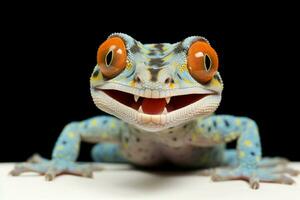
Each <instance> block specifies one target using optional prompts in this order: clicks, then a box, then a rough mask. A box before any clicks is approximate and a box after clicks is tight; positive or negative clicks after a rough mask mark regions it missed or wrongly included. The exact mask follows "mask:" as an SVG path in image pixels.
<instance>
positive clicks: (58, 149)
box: [55, 145, 65, 151]
mask: <svg viewBox="0 0 300 200" xmlns="http://www.w3.org/2000/svg"><path fill="white" fill-rule="evenodd" d="M64 148H65V147H64V146H63V145H58V146H56V147H55V149H56V150H57V151H61V150H63V149H64Z"/></svg>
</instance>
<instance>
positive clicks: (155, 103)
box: [142, 98, 166, 115]
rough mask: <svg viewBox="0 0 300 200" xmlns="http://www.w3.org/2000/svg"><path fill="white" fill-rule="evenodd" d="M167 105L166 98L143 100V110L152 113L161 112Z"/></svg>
mask: <svg viewBox="0 0 300 200" xmlns="http://www.w3.org/2000/svg"><path fill="white" fill-rule="evenodd" d="M165 106H166V100H165V99H149V98H144V99H143V102H142V109H143V112H144V113H146V114H150V115H157V114H161V113H162V112H163V111H164V109H165Z"/></svg>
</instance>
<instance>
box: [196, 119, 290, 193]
mask: <svg viewBox="0 0 300 200" xmlns="http://www.w3.org/2000/svg"><path fill="white" fill-rule="evenodd" d="M235 139H237V147H236V154H235V155H236V163H237V166H236V167H235V168H227V169H218V170H216V171H215V172H214V174H213V176H212V179H213V180H214V181H224V180H235V179H243V180H247V181H248V182H249V183H250V186H251V188H253V189H257V188H258V187H259V181H264V182H276V183H285V184H292V183H293V180H292V179H291V178H289V177H288V176H285V175H284V173H285V172H288V170H277V169H278V167H277V166H272V167H270V168H261V167H260V164H261V159H262V152H261V144H260V138H259V134H258V128H257V125H256V123H255V122H254V121H253V120H251V119H249V118H246V117H233V116H226V115H219V116H211V117H208V118H206V119H203V120H198V122H197V127H196V129H195V132H194V133H193V135H192V136H191V143H192V144H193V145H204V144H205V145H214V144H221V143H226V142H230V141H233V140H235Z"/></svg>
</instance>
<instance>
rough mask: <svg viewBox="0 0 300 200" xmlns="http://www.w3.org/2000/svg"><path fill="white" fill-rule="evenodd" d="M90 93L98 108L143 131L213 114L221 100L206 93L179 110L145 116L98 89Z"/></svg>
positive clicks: (215, 95) (217, 95)
mask: <svg viewBox="0 0 300 200" xmlns="http://www.w3.org/2000/svg"><path fill="white" fill-rule="evenodd" d="M91 92H92V96H93V99H94V102H95V104H96V105H97V106H98V108H100V109H101V110H103V111H105V112H107V113H110V114H112V115H115V116H117V117H119V118H121V119H123V120H124V121H126V122H128V123H134V124H137V125H141V126H143V128H144V129H146V128H147V126H149V127H157V126H160V127H161V126H166V125H168V124H172V125H174V124H175V123H179V122H180V121H185V120H187V119H191V118H192V117H195V116H198V115H206V114H210V113H211V112H214V110H215V109H216V108H217V107H218V105H219V102H220V99H221V96H220V95H219V94H212V93H208V94H210V95H207V96H206V97H203V98H202V99H200V100H198V101H196V102H194V103H192V104H190V105H187V106H185V107H182V108H180V109H177V110H174V111H172V112H167V113H166V112H163V113H162V114H158V115H151V114H145V113H143V112H141V110H140V111H139V110H135V109H133V108H131V107H128V106H126V105H124V104H122V103H121V102H119V101H117V100H115V99H113V98H112V97H110V96H109V95H107V94H106V93H105V92H103V91H102V90H99V89H98V88H97V89H92V90H91ZM124 92H126V91H124ZM127 93H128V92H127ZM130 93H131V92H130ZM131 94H132V93H131ZM199 94H203V93H199ZM205 94H207V93H205ZM178 116H180V117H178Z"/></svg>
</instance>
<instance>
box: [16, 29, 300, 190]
mask: <svg viewBox="0 0 300 200" xmlns="http://www.w3.org/2000/svg"><path fill="white" fill-rule="evenodd" d="M218 67H219V63H218V56H217V53H216V51H215V50H214V49H213V48H212V46H211V45H210V43H209V41H208V40H207V39H205V38H204V37H199V36H192V37H188V38H186V39H184V40H183V41H181V42H178V43H174V44H169V43H159V44H142V43H141V42H139V41H137V40H135V39H133V38H132V37H130V36H129V35H126V34H122V33H115V34H112V35H110V36H109V37H108V39H107V40H106V41H105V42H104V43H102V44H101V45H100V47H99V49H98V53H97V65H96V66H95V67H94V70H93V73H92V75H91V78H90V86H91V87H90V90H91V95H92V98H93V101H94V103H95V105H96V106H97V107H98V108H99V109H101V110H103V111H105V112H107V113H109V114H111V115H112V116H98V117H93V118H90V119H87V120H83V121H78V122H72V123H70V124H67V125H66V126H65V128H64V129H63V130H62V132H61V134H60V136H59V138H58V140H57V142H56V144H55V147H54V150H53V153H52V159H51V160H48V159H45V158H42V157H40V156H39V155H34V156H33V157H31V158H30V159H29V161H28V162H25V163H20V164H17V165H16V166H15V168H14V169H13V170H12V171H11V174H12V175H19V174H21V173H23V172H28V171H33V172H38V173H40V174H44V175H45V177H46V179H47V180H52V179H53V178H54V177H56V176H57V175H59V174H62V173H69V174H75V175H80V176H84V177H92V173H93V171H95V170H100V169H101V168H99V165H93V164H84V163H77V162H76V159H77V157H78V154H79V148H80V143H81V142H82V141H83V142H90V143H97V144H96V145H95V146H94V148H93V149H92V153H91V154H92V158H93V159H94V160H95V161H97V162H118V163H131V164H134V165H137V166H144V167H151V166H158V165H161V164H165V163H170V164H173V165H177V166H179V167H185V168H201V169H204V168H205V169H206V168H207V169H208V170H204V171H202V172H203V174H205V173H206V174H210V175H211V176H212V180H214V181H224V180H236V179H242V180H246V181H248V182H249V184H250V186H251V188H253V189H257V188H258V187H259V182H274V183H283V184H292V183H293V182H294V181H293V179H292V178H291V177H290V176H288V175H297V174H298V173H299V172H298V171H296V170H294V169H291V168H288V167H287V166H286V164H287V161H286V160H285V159H283V158H262V150H261V143H260V138H259V131H258V127H257V124H256V123H255V121H254V120H252V119H249V118H247V117H236V116H230V115H214V112H215V110H216V109H217V108H218V106H219V104H220V102H221V97H222V90H223V82H222V79H221V76H220V74H219V72H218ZM234 140H237V147H236V149H226V147H225V144H226V143H228V142H231V141H234ZM212 169H213V170H212Z"/></svg>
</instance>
